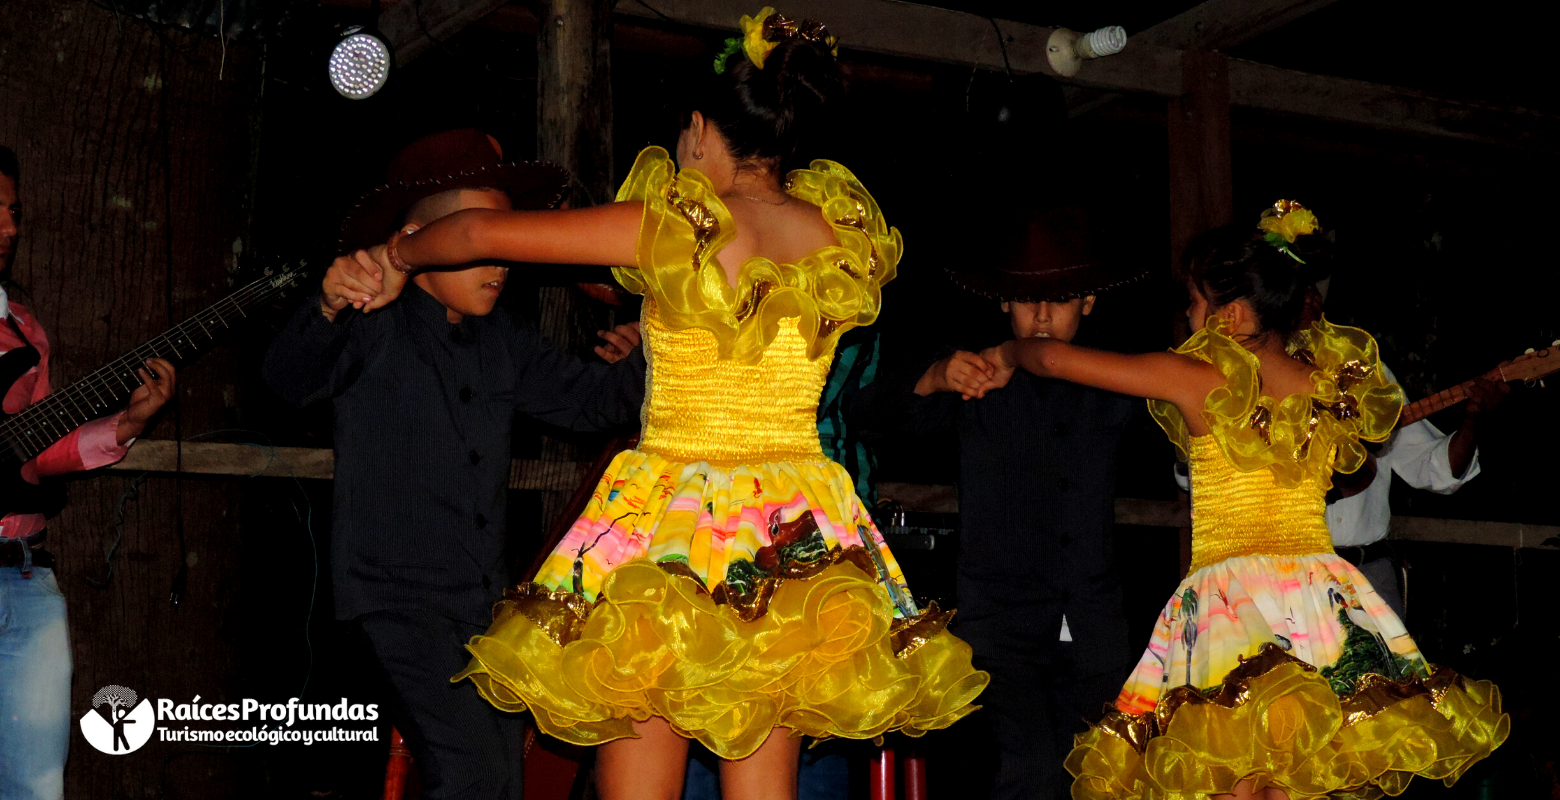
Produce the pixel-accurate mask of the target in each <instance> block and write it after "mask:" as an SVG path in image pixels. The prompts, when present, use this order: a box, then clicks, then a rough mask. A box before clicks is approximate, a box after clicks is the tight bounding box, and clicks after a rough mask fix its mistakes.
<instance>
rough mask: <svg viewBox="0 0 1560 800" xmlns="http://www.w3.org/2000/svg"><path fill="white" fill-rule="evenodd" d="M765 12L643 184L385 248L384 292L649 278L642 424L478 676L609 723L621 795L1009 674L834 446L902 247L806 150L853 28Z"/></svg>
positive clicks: (449, 226)
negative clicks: (862, 346)
mask: <svg viewBox="0 0 1560 800" xmlns="http://www.w3.org/2000/svg"><path fill="white" fill-rule="evenodd" d="M742 24H743V28H744V32H745V36H744V37H743V38H742V39H734V40H731V41H730V42H729V43H728V48H727V50H726V52H725V53H723V54H722V55H721V58H720V59H718V60H717V63H716V66H715V69H714V70H713V71H712V74H711V75H710V76H709V83H708V85H707V86H706V87H704V91H703V92H702V93H701V94H700V95H699V96H698V97H697V98H696V104H695V105H694V107H693V108H692V109H691V110H690V113H689V114H688V116H687V125H686V127H685V128H684V129H683V131H682V134H681V136H680V138H679V139H678V143H677V160H676V163H675V164H674V163H673V162H672V160H671V159H670V158H669V157H668V155H667V153H666V151H664V150H662V149H660V148H658V147H651V148H648V149H646V150H645V151H644V152H643V153H641V154H640V156H639V159H638V161H637V162H636V163H635V164H634V167H633V169H632V170H631V171H630V172H629V175H628V178H627V179H626V180H625V181H624V183H623V186H622V188H621V190H620V191H619V192H618V197H617V200H618V202H616V203H614V204H611V205H606V206H601V207H596V208H588V209H580V210H572V211H543V212H486V211H463V212H459V213H456V214H452V215H450V216H448V217H445V218H443V219H441V220H439V221H437V222H435V223H432V224H430V225H428V226H427V227H426V228H423V229H422V230H420V231H416V232H415V233H408V232H405V231H403V232H401V233H398V234H397V235H396V236H395V237H392V239H391V240H390V242H389V243H388V244H387V245H386V246H381V247H379V248H376V249H375V250H373V251H371V252H370V253H368V254H359V259H360V260H361V262H362V267H363V269H362V271H361V273H360V278H359V279H360V285H361V288H362V295H361V297H360V298H359V299H358V302H357V305H359V306H360V307H363V308H365V309H373V308H377V307H379V306H382V305H383V304H384V303H386V302H389V300H390V299H391V298H393V297H394V296H395V294H396V293H397V292H398V291H399V285H400V283H401V282H402V281H403V280H404V278H402V277H401V275H400V273H402V272H403V271H410V270H413V269H417V268H422V267H430V266H438V265H455V264H463V263H466V262H470V261H475V260H490V259H505V260H510V261H519V262H539V263H549V262H553V263H557V262H564V263H584V264H607V265H611V266H613V267H615V273H616V276H617V279H618V280H619V281H620V282H621V283H622V284H623V285H624V286H625V287H627V288H629V289H630V290H632V291H634V292H637V293H640V294H643V295H644V296H645V303H644V312H643V326H644V328H643V329H644V337H645V344H646V347H647V353H648V356H649V359H648V360H649V362H650V369H649V377H648V385H647V386H646V390H645V404H644V411H643V422H644V431H643V436H642V439H641V443H640V446H639V448H638V449H637V450H630V451H627V452H624V453H621V454H619V455H618V456H617V457H616V459H614V460H613V462H612V464H611V466H609V467H608V468H607V471H606V474H605V475H603V476H601V479H600V481H599V483H598V484H597V488H596V492H595V495H594V496H593V497H592V499H591V501H590V504H589V505H588V506H587V508H586V510H585V513H584V515H583V516H581V517H580V518H579V519H578V520H577V521H576V522H575V523H574V526H573V528H572V529H571V530H570V531H569V533H568V535H567V536H566V537H565V538H564V540H563V542H562V544H561V545H559V547H558V548H557V549H556V550H555V551H554V552H553V553H552V554H551V556H550V557H549V558H548V559H547V561H546V563H545V564H544V565H543V566H542V569H541V572H540V573H539V574H538V575H536V576H535V579H534V581H532V582H529V583H526V584H522V585H521V586H519V587H517V588H515V589H513V590H511V591H510V592H509V593H508V599H507V600H505V601H504V602H503V603H501V604H500V605H499V607H498V608H497V609H495V615H494V619H495V622H494V624H493V626H492V628H490V629H489V631H488V633H487V635H485V636H480V637H477V638H475V639H473V640H472V642H471V644H470V647H469V649H470V650H471V652H472V654H473V656H474V658H473V659H472V661H471V664H470V666H469V667H468V668H467V669H466V670H465V671H463V672H462V673H461V674H460V675H458V676H456V680H460V679H464V678H470V679H471V680H472V681H473V682H474V683H475V684H476V686H477V688H478V689H479V690H480V691H481V692H482V694H483V696H484V697H486V698H487V699H488V700H489V701H491V702H492V703H493V704H495V705H497V706H499V707H501V708H505V709H512V710H522V709H526V708H529V709H530V710H531V711H532V712H533V713H534V714H535V717H536V722H537V725H538V727H539V728H541V730H543V731H545V732H546V733H549V734H551V735H553V736H557V737H559V738H561V739H564V740H566V741H570V742H575V743H578V744H589V745H596V744H599V745H602V748H601V751H600V753H599V754H598V759H597V786H598V788H599V789H600V791H601V792H602V794H603V795H604V796H606V797H608V798H620V797H661V798H675V797H677V796H678V794H679V793H680V788H681V785H682V777H683V769H684V764H685V763H686V753H687V747H688V738H695V739H698V740H699V741H700V742H702V743H704V744H705V745H706V746H708V747H709V748H710V749H711V750H712V751H714V752H715V753H716V754H717V755H719V756H721V757H723V758H725V759H729V760H728V761H726V762H725V763H724V765H723V768H722V775H721V779H722V784H723V793H724V796H725V797H727V798H749V797H754V798H756V797H792V796H794V792H795V771H796V765H797V755H798V750H797V748H798V746H799V743H800V737H803V736H812V737H818V738H826V737H835V736H839V737H852V738H873V737H877V736H880V735H882V734H884V733H886V732H889V731H903V732H905V733H908V734H911V735H918V734H920V733H922V732H924V731H927V730H931V729H935V728H941V727H944V726H947V725H950V724H952V723H953V722H954V721H955V720H957V719H959V718H960V717H963V716H964V715H965V714H968V713H969V712H970V711H972V710H973V708H974V707H973V706H972V705H971V701H972V700H974V699H975V697H976V695H977V694H979V693H980V691H981V690H982V689H983V688H984V687H985V685H986V682H987V676H986V674H985V673H983V672H978V671H976V670H975V669H974V668H973V667H971V666H970V649H969V647H968V646H967V645H966V644H964V643H963V642H962V641H959V640H958V639H957V638H955V637H953V636H952V635H951V634H949V633H948V632H947V631H946V630H945V629H944V628H945V626H946V624H947V621H948V618H949V617H950V616H951V612H945V611H941V610H939V609H937V608H936V607H935V606H932V607H929V608H925V609H923V608H918V607H917V606H916V604H915V603H914V601H913V600H912V599H911V597H910V593H909V590H908V589H907V587H906V586H905V584H904V579H903V577H902V575H901V573H900V570H899V567H898V565H897V564H896V563H895V561H894V556H893V554H892V553H890V552H889V550H888V548H887V547H886V546H884V544H883V539H882V537H881V536H880V535H879V533H878V531H877V529H876V527H875V526H874V525H873V524H872V520H871V519H870V518H869V517H868V515H867V511H866V509H865V508H864V507H863V505H862V502H861V501H860V499H858V498H857V496H856V494H855V492H854V491H853V488H852V482H851V479H850V477H849V475H848V474H847V473H846V471H845V470H844V468H842V467H840V466H839V465H838V464H835V463H833V462H831V461H829V460H828V459H826V458H825V457H824V456H823V454H822V451H821V449H820V447H819V443H818V432H817V423H816V412H815V409H816V406H817V403H818V396H819V392H820V390H821V389H822V386H823V382H824V379H825V377H826V375H827V373H828V370H829V365H830V361H831V359H832V356H833V350H834V345H835V342H836V340H837V339H838V338H839V335H840V333H841V332H843V331H845V330H847V329H849V328H851V327H853V326H857V325H867V324H870V323H871V322H872V321H873V320H874V319H875V318H876V317H877V314H878V305H879V300H880V295H879V290H880V288H881V287H882V285H883V284H885V283H887V282H888V281H889V280H891V279H892V278H893V277H894V269H895V265H896V264H897V262H898V261H899V253H900V247H901V245H900V237H899V232H898V231H897V230H895V229H893V228H890V227H888V225H887V224H886V223H885V222H884V220H883V215H882V213H881V212H880V211H879V209H878V206H877V204H876V203H875V202H874V201H873V199H872V196H871V195H870V194H868V193H867V191H866V189H864V188H863V187H862V186H861V184H860V183H859V182H857V180H856V178H855V176H853V175H852V174H851V173H850V171H849V170H847V169H845V168H844V167H842V166H840V165H839V164H836V163H833V162H830V161H814V162H812V164H811V165H810V167H809V168H806V169H798V170H794V171H792V172H790V173H789V174H783V173H782V172H781V166H782V162H785V161H789V160H790V159H791V158H792V156H793V154H794V151H795V149H796V145H797V142H798V141H799V140H800V139H801V137H803V136H804V135H805V134H806V133H807V130H808V128H809V126H822V125H826V124H829V120H828V119H827V117H825V111H824V107H825V104H826V102H827V101H828V100H829V99H830V98H831V97H832V96H833V95H835V94H837V93H838V91H839V89H840V88H841V77H840V73H839V68H838V65H837V64H836V63H835V61H834V56H833V53H832V49H833V40H832V38H830V37H829V36H828V34H827V31H825V30H824V29H823V27H822V26H821V25H817V24H814V23H802V24H797V23H794V22H792V21H790V20H788V19H786V18H784V17H782V16H780V15H778V14H775V13H773V10H772V9H764V11H762V12H760V14H759V15H758V17H756V18H751V17H744V18H743V20H742ZM679 166H680V167H681V169H679V168H678V167H679ZM381 281H382V285H381ZM499 288H500V287H498V286H494V287H493V290H494V291H498V289H499ZM685 737H686V738H685Z"/></svg>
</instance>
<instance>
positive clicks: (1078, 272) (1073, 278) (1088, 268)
mask: <svg viewBox="0 0 1560 800" xmlns="http://www.w3.org/2000/svg"><path fill="white" fill-rule="evenodd" d="M946 269H947V271H948V277H950V278H952V279H953V282H954V283H957V284H959V285H960V286H962V287H964V288H965V289H968V290H969V291H972V292H974V293H976V294H978V295H982V296H984V297H990V298H992V299H993V300H1002V301H1004V302H1013V303H1045V302H1061V301H1064V300H1071V299H1073V298H1075V297H1084V296H1087V295H1091V294H1100V293H1103V292H1107V291H1109V290H1111V289H1114V288H1116V287H1118V286H1125V285H1126V284H1129V283H1134V282H1136V281H1139V280H1142V279H1143V278H1144V277H1146V276H1147V275H1148V269H1147V268H1144V269H1140V270H1131V269H1122V268H1121V267H1119V266H1117V265H1115V264H1112V263H1110V262H1107V261H1095V262H1091V263H1088V264H1079V265H1077V266H1072V267H1064V268H1062V269H1052V270H1046V271H1045V272H1044V273H1030V274H1023V273H1016V272H1006V271H1003V270H982V271H980V272H973V271H967V270H961V269H956V268H954V267H947V268H946Z"/></svg>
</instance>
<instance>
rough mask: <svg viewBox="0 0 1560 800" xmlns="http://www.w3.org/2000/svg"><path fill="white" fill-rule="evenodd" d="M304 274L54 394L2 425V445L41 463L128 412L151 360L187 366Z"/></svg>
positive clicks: (247, 293) (232, 299) (222, 306)
mask: <svg viewBox="0 0 1560 800" xmlns="http://www.w3.org/2000/svg"><path fill="white" fill-rule="evenodd" d="M299 274H300V273H299V271H298V270H296V269H289V270H285V271H282V272H279V273H277V274H275V275H269V276H267V277H264V278H261V279H260V280H257V281H255V282H253V283H250V284H248V285H247V286H245V287H243V288H242V289H239V290H238V291H236V292H234V293H233V294H231V295H228V296H227V297H225V298H223V299H221V300H218V301H217V302H216V303H213V304H212V305H211V306H209V307H208V308H206V309H205V310H203V311H201V312H200V313H199V314H196V315H195V316H193V317H190V318H189V319H187V320H185V321H183V322H181V323H179V324H178V325H175V326H174V327H173V328H171V329H169V330H168V331H166V332H164V333H163V334H162V335H161V336H158V337H156V338H155V339H152V340H151V341H149V342H146V343H145V344H143V345H141V346H140V347H137V348H135V349H134V350H131V351H130V352H128V353H126V354H124V355H122V356H120V357H119V358H117V359H115V360H114V361H112V362H110V363H108V364H106V365H104V366H103V367H100V368H99V369H97V370H96V371H95V372H93V373H92V374H90V375H88V376H86V377H85V378H82V379H81V380H79V381H76V382H75V383H73V384H71V385H70V386H68V387H66V388H64V389H61V390H58V391H55V392H51V393H50V394H49V395H48V396H47V397H45V398H43V399H42V400H39V401H38V402H36V403H33V404H32V405H30V406H28V407H27V408H25V409H23V410H22V411H20V412H18V413H17V414H15V415H13V416H11V417H9V418H7V419H5V420H4V421H0V440H3V444H5V445H9V446H10V450H11V451H12V452H13V453H14V454H15V455H16V456H17V457H18V458H19V459H21V460H22V461H26V460H28V459H31V458H34V457H36V456H37V455H38V454H39V453H42V452H43V451H44V450H46V449H48V447H49V445H52V444H54V443H55V442H57V441H59V440H60V439H63V438H64V437H65V436H66V434H69V433H70V432H71V431H73V430H75V429H76V428H79V427H81V426H82V425H83V424H85V423H88V422H91V421H92V420H94V419H97V418H99V417H102V416H106V415H108V414H110V413H113V412H115V411H118V410H119V409H121V408H124V407H125V405H126V404H127V403H129V402H130V395H132V394H134V393H135V390H136V389H138V388H140V386H141V377H140V375H138V374H137V371H138V370H141V369H145V368H146V360H147V359H149V358H165V359H167V360H169V361H171V362H173V363H175V364H178V363H180V362H183V361H186V360H187V359H189V358H190V357H192V356H194V355H196V354H197V353H199V352H200V351H201V350H203V349H204V348H205V347H207V346H209V345H211V344H212V343H214V342H216V341H217V339H218V337H219V336H220V335H221V334H223V333H225V332H227V331H228V330H230V329H231V328H232V327H233V326H234V325H236V324H237V323H238V322H239V321H240V320H243V319H244V318H245V317H246V316H247V315H248V312H250V311H253V310H254V309H255V307H257V306H259V305H260V304H262V303H265V302H267V301H269V300H271V299H272V298H274V297H276V296H277V295H279V294H281V293H282V292H283V291H284V290H286V289H287V288H288V287H289V286H291V285H292V284H293V283H294V282H295V281H296V280H297V279H298V276H299Z"/></svg>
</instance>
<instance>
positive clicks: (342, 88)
mask: <svg viewBox="0 0 1560 800" xmlns="http://www.w3.org/2000/svg"><path fill="white" fill-rule="evenodd" d="M389 78H390V47H389V45H386V44H385V41H384V40H383V39H381V38H379V37H378V36H375V35H374V34H372V33H369V32H368V31H367V30H366V29H365V28H364V27H363V26H362V25H354V26H352V27H350V28H348V29H346V30H345V31H343V32H342V35H341V41H340V42H337V43H336V49H335V50H332V51H331V54H330V85H331V86H334V87H335V88H336V91H338V92H340V93H341V96H342V97H345V98H348V99H351V100H363V99H365V98H368V97H372V96H373V95H374V93H375V92H377V91H379V90H380V89H382V88H384V85H385V81H386V80H388V79H389Z"/></svg>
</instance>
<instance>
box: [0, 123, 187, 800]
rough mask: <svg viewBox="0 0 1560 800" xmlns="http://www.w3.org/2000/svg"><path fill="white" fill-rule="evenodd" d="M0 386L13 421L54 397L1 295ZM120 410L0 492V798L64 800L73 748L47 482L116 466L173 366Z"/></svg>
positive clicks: (165, 388) (5, 251)
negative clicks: (1, 510) (46, 533)
mask: <svg viewBox="0 0 1560 800" xmlns="http://www.w3.org/2000/svg"><path fill="white" fill-rule="evenodd" d="M20 175H21V171H20V169H19V168H18V165H17V160H16V153H15V152H13V151H12V150H11V149H10V148H8V147H4V146H0V280H4V281H7V282H8V281H9V278H10V274H11V262H12V260H13V259H15V257H16V250H17V242H18V239H19V237H20V231H21V211H22V204H21V201H20V199H19V198H18V195H17V191H18V189H17V187H18V184H19V181H20ZM0 353H3V354H0V384H4V385H6V386H7V387H8V388H6V389H5V399H4V409H5V411H6V412H7V413H10V414H15V413H16V412H18V411H21V410H22V409H23V408H26V407H27V406H29V405H32V404H33V403H36V402H37V401H39V400H41V399H43V398H44V396H46V395H47V394H48V393H49V339H48V337H47V336H45V335H44V332H43V328H42V327H41V326H40V325H39V324H38V321H37V320H36V319H34V318H33V315H32V313H31V312H29V311H28V310H27V309H26V308H24V307H22V306H21V305H19V304H16V303H11V302H9V299H8V298H7V296H6V293H5V290H4V288H0ZM139 374H140V377H141V384H142V385H141V387H140V388H138V389H136V391H135V393H134V394H133V395H132V396H131V398H130V405H129V407H127V408H126V409H125V410H124V411H121V412H119V413H118V414H113V415H110V416H107V417H103V418H101V419H97V420H94V421H92V422H89V423H87V424H85V425H83V426H81V427H80V428H77V429H76V430H74V431H71V433H70V434H69V435H67V436H66V437H65V438H63V439H61V440H60V441H58V442H55V443H54V445H53V446H52V447H50V448H48V449H47V450H45V451H44V452H43V453H42V454H41V455H39V456H38V457H37V458H35V459H33V460H31V461H28V462H27V463H26V464H23V465H22V469H21V476H20V477H17V476H14V475H11V476H4V477H3V478H0V480H4V484H3V485H0V492H3V493H4V494H3V498H0V502H3V504H4V506H5V508H6V509H8V510H9V511H10V512H11V513H7V514H6V515H5V516H4V517H3V518H0V609H3V612H4V613H3V616H0V669H3V671H4V673H5V677H4V679H0V798H6V800H10V798H28V800H42V799H43V798H48V799H49V800H58V798H60V797H61V796H62V795H63V794H64V791H65V754H66V750H67V748H68V746H69V744H70V672H71V656H70V638H69V635H68V633H67V628H66V622H65V598H64V596H62V595H61V594H60V589H59V584H58V583H57V582H56V581H55V576H54V556H53V555H52V554H50V553H49V551H47V550H45V549H43V530H44V524H45V521H46V519H47V517H48V516H51V515H52V514H54V513H57V512H58V511H59V509H60V507H61V506H62V505H63V504H64V494H63V489H62V488H61V487H59V486H58V485H57V484H56V485H55V486H49V485H48V484H44V486H41V487H40V486H39V485H38V484H39V481H40V479H42V478H47V477H51V476H56V475H63V474H66V473H70V472H79V471H82V470H87V469H95V468H97V467H102V466H106V465H108V464H112V463H114V462H115V461H118V460H119V459H121V458H123V457H124V455H125V451H126V450H127V449H128V448H129V446H130V443H131V442H132V441H133V440H134V439H135V437H137V436H139V435H140V434H141V431H142V430H144V429H145V428H146V424H147V421H148V420H150V419H151V417H152V415H153V414H155V413H157V410H158V409H160V408H162V406H163V404H165V403H167V402H168V399H169V398H170V397H172V396H173V365H172V364H170V363H168V362H167V361H164V360H162V359H152V360H150V361H148V362H147V363H146V368H145V369H142V370H140V371H139Z"/></svg>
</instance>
